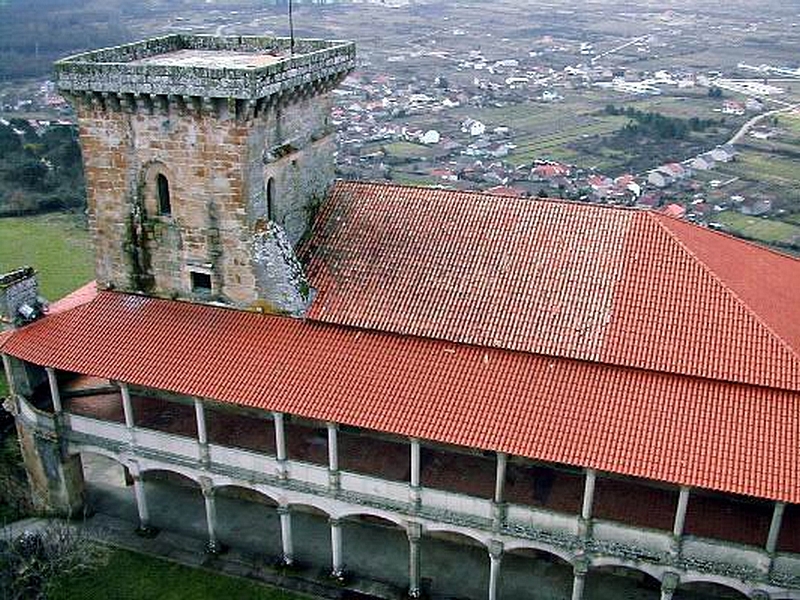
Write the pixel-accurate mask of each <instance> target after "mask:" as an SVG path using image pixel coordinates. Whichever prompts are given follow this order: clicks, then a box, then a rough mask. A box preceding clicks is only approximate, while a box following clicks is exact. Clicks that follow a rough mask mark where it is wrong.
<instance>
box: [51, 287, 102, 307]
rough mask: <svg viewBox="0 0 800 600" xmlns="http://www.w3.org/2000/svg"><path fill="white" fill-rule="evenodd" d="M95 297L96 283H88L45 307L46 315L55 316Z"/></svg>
mask: <svg viewBox="0 0 800 600" xmlns="http://www.w3.org/2000/svg"><path fill="white" fill-rule="evenodd" d="M96 296H97V283H96V282H94V281H90V282H89V283H87V284H86V285H84V286H82V287H79V288H78V289H77V290H75V291H73V292H70V293H69V294H67V295H66V296H64V297H63V298H61V299H59V300H56V301H55V302H52V303H51V304H50V306H48V307H47V314H50V315H52V314H55V313H59V312H63V311H65V310H69V309H71V308H75V307H76V306H80V305H81V304H86V303H87V302H91V301H92V300H94V299H95V297H96Z"/></svg>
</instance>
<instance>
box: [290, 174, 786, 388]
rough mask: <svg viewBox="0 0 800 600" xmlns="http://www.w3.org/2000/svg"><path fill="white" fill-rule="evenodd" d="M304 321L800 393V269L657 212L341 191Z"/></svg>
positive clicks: (352, 185) (335, 195)
mask: <svg viewBox="0 0 800 600" xmlns="http://www.w3.org/2000/svg"><path fill="white" fill-rule="evenodd" d="M302 254H303V258H304V260H306V261H307V264H308V275H309V279H310V280H311V283H312V286H313V287H314V288H315V289H316V290H317V295H316V298H315V300H314V302H313V304H312V306H311V310H310V312H309V318H311V319H314V320H317V321H322V322H326V323H335V324H341V325H349V326H354V327H359V328H366V329H374V330H378V331H388V332H393V333H399V334H408V335H416V336H425V337H431V338H437V339H442V340H448V341H452V342H459V343H466V344H475V345H480V346H486V347H493V348H504V349H509V350H518V351H525V352H533V353H539V354H547V355H551V356H559V357H566V358H578V359H584V360H592V361H600V362H608V363H613V364H618V365H623V366H631V367H638V368H643V369H655V370H659V371H665V372H669V373H678V374H685V375H693V376H700V377H709V378H714V379H723V380H728V381H735V382H741V383H749V384H755V385H766V386H775V387H781V388H786V389H792V390H800V356H798V351H799V350H800V303H798V302H796V301H794V300H793V299H796V298H798V297H800V261H798V260H796V259H793V258H788V257H785V256H782V255H780V254H777V253H774V252H770V251H768V250H765V249H763V248H760V247H757V246H754V245H752V244H749V243H746V242H742V241H740V240H736V239H734V238H731V237H729V236H726V235H724V234H720V233H717V232H713V231H710V230H706V229H701V228H699V227H696V226H692V225H688V224H685V223H682V222H680V221H676V220H674V219H670V218H669V217H666V216H664V215H659V214H657V213H653V212H647V211H637V210H629V209H616V208H609V207H600V206H596V205H586V204H577V203H567V202H557V201H541V200H533V199H516V198H502V199H500V198H496V197H492V196H489V195H485V194H478V193H474V192H459V191H450V190H437V189H430V188H413V187H402V186H394V185H384V184H370V183H356V182H338V183H337V184H336V185H335V187H334V189H333V191H332V193H331V195H330V198H329V200H328V202H327V203H326V205H325V206H324V208H323V210H322V211H321V213H320V216H319V218H318V219H317V222H316V224H315V227H314V233H313V236H312V238H311V239H310V242H309V243H308V244H307V246H306V247H305V248H304V250H303V253H302Z"/></svg>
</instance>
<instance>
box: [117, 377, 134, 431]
mask: <svg viewBox="0 0 800 600" xmlns="http://www.w3.org/2000/svg"><path fill="white" fill-rule="evenodd" d="M119 391H120V394H121V395H122V412H124V413H125V427H127V428H128V429H129V430H131V431H133V428H134V426H135V422H134V419H133V404H131V392H130V390H129V389H128V384H127V383H124V382H120V384H119Z"/></svg>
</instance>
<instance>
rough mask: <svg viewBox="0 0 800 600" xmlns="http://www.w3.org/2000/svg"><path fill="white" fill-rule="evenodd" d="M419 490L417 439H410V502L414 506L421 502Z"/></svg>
mask: <svg viewBox="0 0 800 600" xmlns="http://www.w3.org/2000/svg"><path fill="white" fill-rule="evenodd" d="M421 497H422V495H421V490H420V447H419V440H418V439H417V438H411V490H410V500H411V502H412V503H413V504H414V506H419V504H420V500H421Z"/></svg>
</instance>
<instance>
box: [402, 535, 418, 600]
mask: <svg viewBox="0 0 800 600" xmlns="http://www.w3.org/2000/svg"><path fill="white" fill-rule="evenodd" d="M406 535H407V536H408V596H409V598H419V597H421V596H422V588H421V580H422V577H421V570H420V557H419V546H420V539H421V538H422V525H420V524H419V523H408V526H407V528H406Z"/></svg>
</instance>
